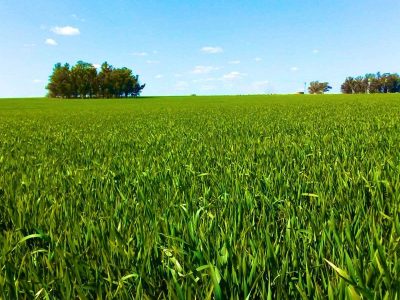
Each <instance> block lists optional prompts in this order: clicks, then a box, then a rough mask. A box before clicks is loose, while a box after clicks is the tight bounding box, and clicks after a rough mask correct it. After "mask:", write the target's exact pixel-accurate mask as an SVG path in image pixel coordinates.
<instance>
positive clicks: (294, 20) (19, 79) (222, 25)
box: [0, 0, 400, 97]
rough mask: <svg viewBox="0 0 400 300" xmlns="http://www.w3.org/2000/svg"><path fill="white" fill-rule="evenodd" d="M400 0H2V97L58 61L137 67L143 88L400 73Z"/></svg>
mask: <svg viewBox="0 0 400 300" xmlns="http://www.w3.org/2000/svg"><path fill="white" fill-rule="evenodd" d="M399 28H400V1H399V0H379V1H376V0H374V1H372V0H364V1H361V0H353V1H350V0H337V1H327V0H303V1H300V0H264V1H261V0H252V1H244V0H243V1H233V0H231V1H224V0H213V1H209V0H202V1H200V0H199V1H182V0H163V1H161V0H158V1H155V0H146V1H134V0H131V1H128V0H114V1H93V0H85V1H81V0H80V1H76V0H72V1H58V0H52V1H50V0H46V1H45V0H35V1H33V0H0V64H1V71H0V97H23V96H43V95H45V93H46V90H45V88H44V87H45V85H46V82H47V80H48V76H49V75H50V73H51V71H52V68H53V66H54V64H55V63H57V62H62V63H64V62H68V63H71V64H74V63H75V62H76V61H78V60H84V61H87V62H90V63H93V64H101V63H102V62H104V61H108V62H109V63H110V64H112V65H113V66H115V67H123V66H125V67H128V68H131V69H132V70H133V71H134V72H135V73H136V74H139V75H140V78H141V81H142V82H143V83H146V88H145V90H144V93H143V95H186V94H192V93H196V94H252V93H293V92H295V91H298V90H303V86H304V82H310V81H312V80H319V81H328V82H329V83H330V84H331V85H332V86H333V87H334V89H333V92H339V91H340V84H341V83H342V82H343V81H344V79H345V77H347V76H350V75H362V74H365V73H368V72H376V71H381V72H399V71H400V38H399V37H400V33H399Z"/></svg>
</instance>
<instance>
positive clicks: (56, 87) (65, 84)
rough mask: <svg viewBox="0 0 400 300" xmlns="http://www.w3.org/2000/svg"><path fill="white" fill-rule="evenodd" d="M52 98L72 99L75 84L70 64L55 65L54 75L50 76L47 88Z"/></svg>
mask: <svg viewBox="0 0 400 300" xmlns="http://www.w3.org/2000/svg"><path fill="white" fill-rule="evenodd" d="M46 88H47V89H48V90H49V96H50V97H62V98H70V97H71V96H72V91H73V83H72V78H71V71H70V68H69V64H65V65H63V66H62V65H61V63H57V64H55V65H54V68H53V74H51V75H50V78H49V83H48V85H47V86H46Z"/></svg>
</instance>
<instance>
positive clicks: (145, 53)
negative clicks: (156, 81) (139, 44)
mask: <svg viewBox="0 0 400 300" xmlns="http://www.w3.org/2000/svg"><path fill="white" fill-rule="evenodd" d="M132 55H133V56H147V55H149V54H148V53H147V52H133V53H132Z"/></svg>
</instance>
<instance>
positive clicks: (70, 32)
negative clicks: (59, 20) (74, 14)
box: [51, 26, 81, 35]
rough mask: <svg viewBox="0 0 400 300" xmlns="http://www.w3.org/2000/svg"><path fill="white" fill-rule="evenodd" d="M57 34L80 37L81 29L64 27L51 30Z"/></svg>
mask: <svg viewBox="0 0 400 300" xmlns="http://www.w3.org/2000/svg"><path fill="white" fill-rule="evenodd" d="M51 31H53V32H54V33H55V34H59V35H79V34H81V32H80V31H79V28H76V27H72V26H64V27H58V26H56V27H53V28H52V29H51Z"/></svg>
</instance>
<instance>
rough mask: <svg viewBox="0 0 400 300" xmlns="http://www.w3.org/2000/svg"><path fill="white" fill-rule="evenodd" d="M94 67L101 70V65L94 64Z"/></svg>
mask: <svg viewBox="0 0 400 300" xmlns="http://www.w3.org/2000/svg"><path fill="white" fill-rule="evenodd" d="M92 66H93V67H95V68H96V69H99V68H100V67H101V65H100V64H92Z"/></svg>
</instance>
